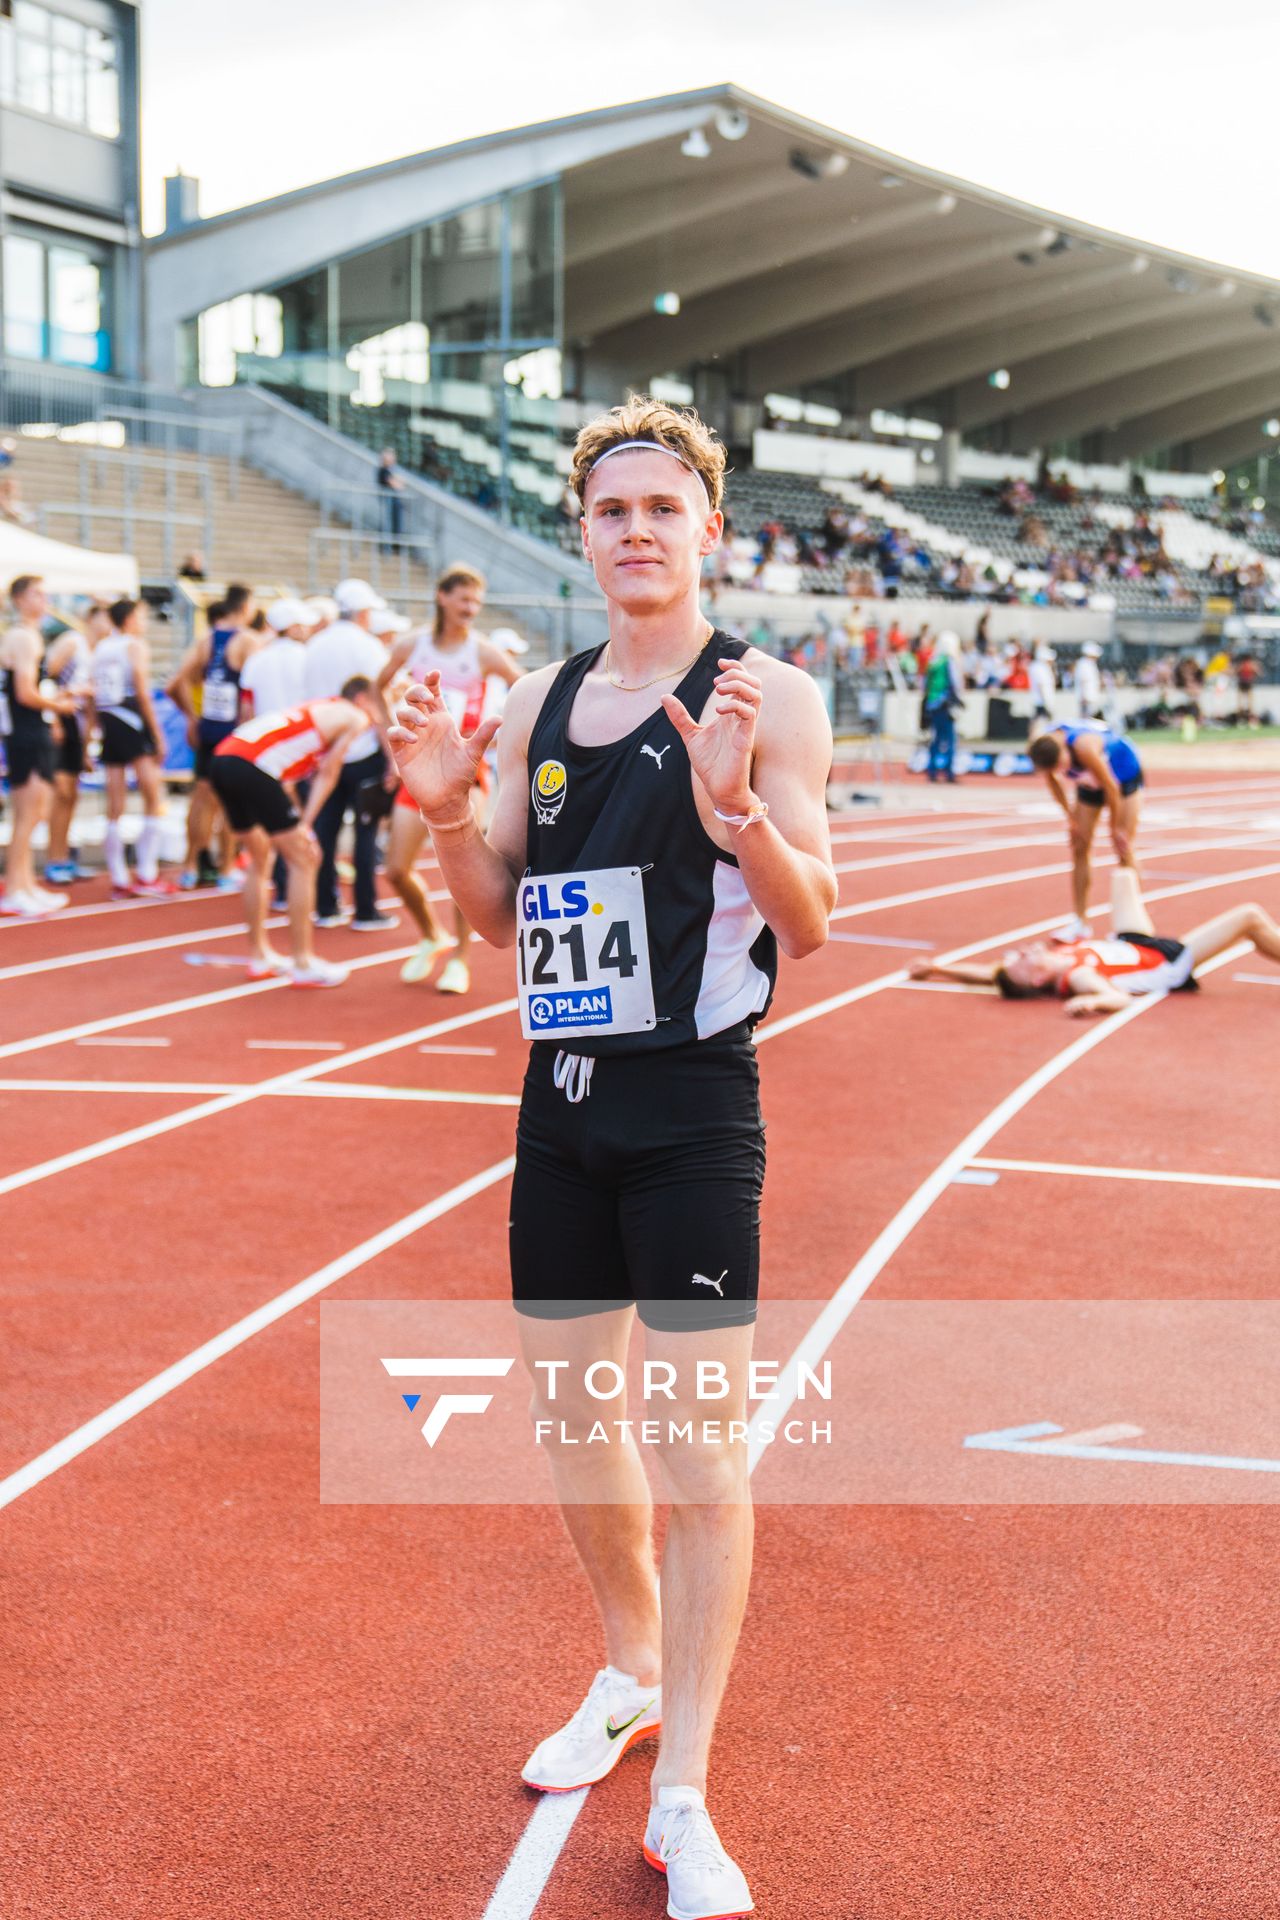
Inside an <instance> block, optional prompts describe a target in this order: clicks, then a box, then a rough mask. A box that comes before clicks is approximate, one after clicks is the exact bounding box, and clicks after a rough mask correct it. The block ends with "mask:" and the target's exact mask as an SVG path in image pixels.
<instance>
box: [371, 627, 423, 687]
mask: <svg viewBox="0 0 1280 1920" xmlns="http://www.w3.org/2000/svg"><path fill="white" fill-rule="evenodd" d="M417 644H418V636H417V634H416V633H404V634H401V636H400V638H399V639H398V640H397V641H396V643H395V645H394V647H392V649H391V651H390V653H389V654H388V655H387V664H386V666H385V667H383V669H382V671H381V673H380V674H379V675H378V678H377V682H376V685H377V689H378V692H379V693H380V694H382V695H383V696H384V697H385V695H386V691H387V688H388V687H389V686H390V685H391V682H392V681H393V680H394V679H395V678H396V676H397V675H398V674H399V673H401V672H403V670H404V668H405V667H406V666H408V664H409V656H410V654H411V653H412V652H413V650H414V648H415V646H416V645H417Z"/></svg>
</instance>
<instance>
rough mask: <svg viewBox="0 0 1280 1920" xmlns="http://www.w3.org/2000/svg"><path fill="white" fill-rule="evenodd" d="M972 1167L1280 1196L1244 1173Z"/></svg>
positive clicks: (981, 1163)
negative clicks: (1220, 1188) (1213, 1188)
mask: <svg viewBox="0 0 1280 1920" xmlns="http://www.w3.org/2000/svg"><path fill="white" fill-rule="evenodd" d="M1203 971H1204V969H1203V968H1201V972H1203ZM970 1164H971V1165H972V1166H975V1167H991V1168H993V1169H994V1170H995V1171H996V1172H998V1173H1061V1174H1070V1175H1073V1176H1074V1177H1075V1178H1077V1179H1082V1180H1142V1181H1146V1182H1148V1183H1151V1184H1153V1185H1156V1186H1171V1187H1244V1188H1246V1189H1248V1190H1249V1191H1251V1192H1255V1193H1280V1180H1268V1179H1264V1178H1263V1177H1262V1176H1261V1175H1254V1174H1244V1173H1173V1172H1170V1171H1169V1170H1168V1169H1167V1168H1164V1167H1086V1166H1078V1165H1076V1164H1074V1163H1073V1162H1069V1161H1065V1160H992V1159H982V1160H974V1161H972V1162H971V1163H970Z"/></svg>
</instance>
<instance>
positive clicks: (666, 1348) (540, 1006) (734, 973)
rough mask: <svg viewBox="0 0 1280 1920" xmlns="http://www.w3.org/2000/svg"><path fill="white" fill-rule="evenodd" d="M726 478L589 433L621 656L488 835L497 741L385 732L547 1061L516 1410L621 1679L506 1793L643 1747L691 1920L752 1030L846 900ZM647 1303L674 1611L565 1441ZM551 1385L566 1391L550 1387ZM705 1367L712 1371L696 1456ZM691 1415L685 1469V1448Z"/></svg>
mask: <svg viewBox="0 0 1280 1920" xmlns="http://www.w3.org/2000/svg"><path fill="white" fill-rule="evenodd" d="M723 473H724V449H723V448H722V447H721V446H720V445H719V443H718V442H717V441H715V440H714V439H713V437H712V436H711V434H710V433H708V431H707V430H706V428H705V427H704V426H703V425H702V423H701V422H700V421H699V420H697V418H696V416H690V415H686V414H681V413H678V412H677V411H675V410H674V409H672V408H669V407H662V406H658V405H656V404H654V403H652V402H648V401H642V400H634V401H631V402H629V403H628V405H627V406H625V407H620V408H616V409H615V410H614V411H613V413H612V414H609V415H606V416H605V417H604V418H602V419H600V420H596V421H593V422H592V423H591V424H590V425H589V426H587V427H585V428H584V429H583V431H582V433H581V434H580V435H579V438H578V444H577V448H576V450H575V456H574V471H573V484H574V487H575V490H576V492H577V494H578V498H579V500H580V501H581V502H582V508H583V518H582V534H583V548H584V552H585V553H586V555H587V557H588V559H589V560H590V561H591V563H592V565H593V567H594V569H595V574H596V578H597V580H598V582H599V584H600V586H601V588H602V589H603V591H604V594H605V597H606V599H607V601H608V605H609V640H608V643H607V645H605V646H602V647H595V648H592V649H591V651H590V652H588V653H585V654H580V655H578V656H577V657H576V658H574V659H572V660H569V661H566V662H565V663H564V664H563V665H559V666H551V667H546V668H543V669H541V670H540V671H539V672H536V673H532V674H529V675H528V676H527V677H526V678H525V679H523V680H521V681H519V682H518V683H517V684H516V685H515V686H514V687H513V688H512V689H511V692H510V695H509V696H508V700H507V705H506V710H505V715H504V718H503V721H502V731H501V735H500V743H499V773H500V778H501V786H500V791H499V796H498V803H497V808H496V810H495V813H494V817H493V821H492V824H491V826H490V829H489V833H488V836H487V837H486V836H485V834H484V833H483V832H482V830H481V828H480V827H479V825H478V824H477V822H476V820H475V818H474V815H473V813H472V810H471V807H470V804H469V798H468V796H469V793H470V786H471V782H472V780H473V779H474V777H475V771H476V768H477V767H478V766H479V764H480V761H481V759H482V758H483V755H484V752H485V749H486V748H487V747H488V745H489V742H490V740H491V739H492V737H493V735H494V733H495V732H496V731H497V726H496V723H495V722H494V721H492V720H490V721H485V722H482V723H481V725H480V727H479V728H478V729H477V730H476V731H475V732H474V733H473V734H471V735H470V736H469V737H467V738H466V739H463V738H462V737H461V735H460V734H459V732H458V729H457V727H456V725H455V724H454V722H453V720H452V719H451V718H450V716H449V713H448V710H447V708H446V706H445V704H444V702H443V701H442V699H441V698H440V693H439V689H438V686H437V685H436V684H434V683H435V682H436V681H437V679H438V676H436V675H434V674H429V675H428V676H427V685H426V687H425V688H414V689H412V690H411V691H410V692H409V693H408V695H407V696H406V700H405V703H404V704H403V705H402V706H401V707H400V708H399V710H398V713H397V721H398V724H397V726H395V727H394V728H392V730H391V733H390V736H389V738H390V743H391V746H392V749H393V751H394V753H395V757H396V761H397V764H398V766H399V769H400V774H401V778H402V779H403V781H404V783H405V786H406V788H407V789H408V791H409V793H410V794H411V795H412V796H413V798H414V799H415V800H416V801H417V803H418V805H419V807H420V808H421V811H422V813H423V815H424V817H425V818H426V820H427V822H428V824H429V825H430V827H431V831H432V836H433V839H434V843H435V847H436V851H437V854H438V856H439V859H440V864H441V870H442V872H443V875H444V879H445V883H446V885H447V886H448V887H449V890H450V892H451V893H452V894H453V896H454V898H455V900H456V901H457V902H458V905H459V906H460V908H461V909H462V911H463V912H464V913H465V914H466V917H467V919H468V921H469V922H470V923H471V925H472V926H473V927H475V929H476V931H477V932H478V933H480V934H481V935H482V937H483V938H485V939H487V940H489V941H490V942H491V943H492V944H493V945H495V946H502V947H511V946H514V947H515V948H516V953H517V968H516V975H517V992H518V996H519V1002H520V1008H521V1015H522V1024H523V1026H524V1030H525V1033H526V1035H527V1036H528V1037H529V1039H530V1040H531V1041H532V1043H533V1044H532V1047H531V1052H530V1061H529V1069H528V1073H527V1075H526V1079H525V1090H524V1097H523V1101H522V1105H521V1112H520V1119H519V1125H518V1132H517V1153H516V1175H515V1180H514V1184H513V1188H512V1202H511V1231H510V1250H511V1261H512V1276H513V1287H514V1293H515V1299H516V1305H517V1308H518V1309H519V1316H520V1328H521V1339H522V1343H523V1346H524V1352H525V1359H526V1362H527V1364H528V1365H529V1367H530V1370H531V1372H532V1373H533V1376H534V1401H535V1418H536V1419H537V1420H538V1421H539V1422H540V1423H542V1425H544V1426H545V1425H550V1426H551V1427H552V1434H553V1436H554V1434H559V1435H561V1437H562V1439H563V1440H564V1442H565V1443H566V1444H563V1445H560V1444H557V1443H556V1442H555V1441H554V1438H552V1441H551V1444H549V1445H548V1446H547V1453H548V1461H549V1465H550V1467H551V1471H552V1475H553V1478H554V1480H555V1483H556V1488H557V1492H558V1494H559V1497H560V1500H561V1504H562V1507H563V1510H564V1516H565V1521H566V1524H567V1526H568V1528H569V1531H570V1533H571V1535H572V1537H573V1540H574V1543H575V1545H576V1546H577V1548H578V1552H579V1554H580V1556H581V1559H582V1562H583V1565H584V1567H585V1569H586V1572H587V1575H588V1578H589V1580H590V1582H591V1585H592V1589H593V1591H594V1593H595V1596H596V1599H597V1603H598V1605H599V1609H600V1613H601V1616H602V1620H603V1625H604V1641H605V1652H606V1661H607V1664H606V1665H605V1666H603V1667H602V1668H601V1669H600V1671H599V1672H598V1673H597V1675H596V1678H595V1681H594V1682H593V1683H592V1685H591V1688H590V1690H589V1692H588V1694H587V1698H586V1700H585V1701H584V1703H583V1705H582V1706H581V1707H580V1708H579V1709H578V1711H577V1713H575V1714H574V1716H573V1717H572V1719H571V1720H570V1721H569V1722H568V1724H567V1725H566V1726H565V1727H563V1728H561V1729H560V1730H559V1731H558V1732H556V1733H553V1734H551V1735H549V1736H548V1738H547V1739H545V1740H543V1741H542V1742H541V1743H540V1745H539V1746H538V1747H537V1748H536V1750H535V1752H534V1753H533V1755H532V1756H531V1758H530V1759H529V1761H528V1762H527V1764H526V1766H525V1769H524V1778H525V1780H526V1781H527V1782H528V1783H529V1784H530V1785H533V1786H538V1787H542V1788H546V1789H552V1790H561V1791H563V1790H567V1789H569V1788H572V1787H578V1786H583V1785H587V1784H589V1783H590V1782H592V1781H595V1780H599V1779H601V1778H602V1777H603V1775H604V1774H606V1773H607V1772H609V1770H610V1769H611V1768H612V1767H613V1765H614V1764H615V1763H616V1761H617V1760H618V1758H619V1757H620V1755H621V1753H622V1751H623V1750H625V1748H626V1746H627V1745H628V1744H630V1743H631V1741H633V1740H634V1739H635V1738H637V1737H639V1736H640V1735H642V1734H651V1733H653V1732H656V1731H657V1730H658V1727H659V1724H661V1731H662V1744H661V1747H660V1750H659V1754H658V1760H657V1764H656V1767H655V1769H654V1774H653V1794H652V1798H653V1805H652V1808H651V1812H650V1818H649V1825H648V1828H647V1830H646V1834H645V1854H646V1857H647V1858H648V1859H649V1861H650V1863H651V1864H652V1865H654V1866H655V1867H658V1868H659V1869H660V1870H662V1871H663V1872H665V1873H666V1875H667V1883H668V1900H669V1905H668V1912H669V1913H671V1914H679V1915H683V1916H686V1920H707V1917H709V1916H711V1915H726V1916H727V1915H732V1914H741V1913H746V1912H748V1911H750V1908H751V1896H750V1893H749V1892H748V1890H747V1884H746V1881H745V1879H744V1877H743V1875H742V1873H741V1871H740V1869H739V1868H738V1867H737V1866H736V1865H735V1863H734V1862H733V1861H732V1860H731V1859H730V1858H729V1856H728V1854H727V1853H726V1852H725V1850H724V1848H723V1846H722V1844H721V1842H720V1841H719V1839H718V1837H717V1835H716V1832H715V1828H714V1827H713V1826H712V1824H711V1820H710V1816H709V1814H708V1813H707V1809H706V1805H705V1799H704V1794H705V1788H706V1774H707V1761H708V1752H709V1748H710V1743H711V1734H712V1730H713V1727H714V1725H715V1719H716V1714H717V1711H718V1709H719V1705H720V1699H721V1696H722V1693H723V1690H724V1685H725V1681H726V1679H727V1676H728V1672H729V1666H730V1662H731V1660H732V1657H733V1650H734V1646H735V1644H736V1641H737V1636H738V1629H739V1625H740V1622H741V1618H742V1612H743V1609H744V1606H745V1603H746V1594H747V1584H748V1580H749V1574H750V1562H751V1510H750V1504H749V1491H748V1488H749V1482H748V1479H747V1462H746V1457H745V1448H744V1447H743V1446H742V1445H741V1444H735V1441H734V1439H733V1435H732V1431H731V1422H732V1421H733V1420H734V1419H735V1418H738V1417H740V1415H741V1413H742V1412H743V1411H744V1410H745V1406H746V1399H745V1389H746V1367H747V1362H748V1357H749V1354H750V1348H751V1335H752V1321H753V1318H754V1314H755V1299H756V1283H757V1266H758V1208H759V1196H760V1185H761V1180H762V1177H763V1170H764V1143H763V1131H762V1128H761V1124H760V1113H759V1105H758V1100H757V1088H756V1062H755V1057H754V1050H753V1047H752V1043H751V1029H752V1027H753V1025H754V1023H755V1022H756V1021H757V1020H758V1019H759V1018H760V1016H761V1014H762V1013H763V1012H764V1010H765V1008H766V1007H767V1005H768V1002H769V996H770V994H771V992H772V988H773V975H774V966H775V948H776V946H778V945H780V946H781V947H782V948H783V950H784V952H786V953H787V954H788V955H790V956H792V957H794V958H800V957H803V956H804V955H805V954H808V953H811V952H813V951H814V950H815V949H816V948H817V947H819V946H821V945H822V944H823V942H824V940H825V939H826V934H827V922H828V916H829V915H830V912H831V909H832V907H833V906H834V904H835V900H836V881H835V876H834V873H833V872H832V867H831V853H830V843H829V838H828V833H827V816H826V803H825V785H826V777H827V773H828V770H829V767H830V763H831V730H830V727H829V725H828V722H827V717H826V713H825V710H824V707H823V703H822V700H821V697H820V695H819V693H818V691H817V688H816V687H815V685H814V683H813V681H812V680H811V679H810V678H809V677H808V675H806V674H804V673H801V672H799V671H798V670H797V669H796V668H794V667H791V666H789V665H787V664H785V663H784V662H782V661H778V660H774V659H771V658H770V657H768V656H766V655H764V654H762V653H759V652H757V651H756V650H755V649H754V648H750V647H747V646H745V645H744V644H743V643H741V642H735V641H732V640H730V639H729V638H728V636H727V635H725V634H721V633H717V632H716V631H715V629H714V628H713V627H712V626H711V625H710V623H709V622H708V621H707V620H706V619H705V618H704V617H703V615H702V613H701V610H700V607H699V581H700V574H701V567H702V561H703V558H704V557H705V556H706V555H707V554H709V553H711V552H712V551H713V550H714V548H715V547H716V545H717V544H718V542H719V539H720V535H721V531H722V528H723V524H724V523H723V516H722V515H721V512H720V500H721V494H722V491H723ZM637 1310H638V1312H639V1315H640V1317H641V1319H642V1320H643V1322H644V1325H645V1329H646V1341H645V1351H646V1358H647V1359H649V1360H651V1361H654V1362H659V1363H660V1362H665V1363H667V1365H668V1366H669V1368H670V1371H671V1378H670V1381H669V1385H670V1389H671V1396H672V1397H671V1398H670V1399H666V1398H664V1399H663V1400H662V1401H661V1403H660V1404H659V1403H645V1404H644V1405H643V1406H642V1407H641V1408H639V1409H638V1410H637V1411H638V1412H640V1413H641V1415H642V1419H641V1420H637V1422H636V1423H635V1424H636V1427H637V1429H640V1428H641V1427H642V1426H643V1424H644V1419H643V1417H644V1416H648V1415H649V1414H651V1413H653V1412H659V1413H660V1414H661V1416H662V1417H661V1418H660V1419H656V1420H654V1421H653V1427H654V1428H655V1429H656V1436H655V1444H656V1449H657V1454H658V1458H659V1461H660V1464H661V1468H662V1471H663V1475H664V1479H665V1481H666V1485H667V1488H668V1491H669V1493H670V1495H671V1498H672V1500H673V1503H674V1504H673V1508H672V1514H671V1521H670V1526H669V1530H668V1534H667V1543H666V1549H665V1553H664V1558H663V1565H662V1586H661V1611H660V1612H659V1606H658V1596H657V1593H656V1591H655V1580H654V1561H653V1547H652V1540H651V1525H652V1510H651V1507H650V1503H649V1495H648V1487H647V1481H646V1477H645V1474H644V1470H643V1467H642V1466H641V1464H640V1460H639V1458H638V1455H637V1450H636V1448H635V1447H634V1446H631V1445H629V1444H622V1445H614V1446H605V1447H601V1446H598V1445H587V1444H575V1442H574V1437H575V1436H578V1437H579V1438H581V1436H584V1435H585V1434H586V1433H587V1432H588V1430H589V1429H591V1428H592V1426H593V1423H594V1422H596V1421H597V1420H598V1418H599V1413H600V1408H599V1403H598V1402H597V1401H595V1400H593V1399H591V1398H590V1393H589V1389H586V1390H584V1388H585V1382H584V1375H585V1371H586V1367H587V1366H589V1365H590V1364H592V1363H593V1362H597V1361H612V1362H613V1363H614V1364H620V1363H621V1361H622V1360H623V1359H624V1358H625V1354H626V1349H627V1345H628V1339H629V1335H630V1331H631V1325H632V1318H633V1315H634V1313H635V1312H636V1311H637ZM557 1361H563V1362H566V1363H567V1367H566V1370H565V1371H564V1372H563V1373H560V1374H559V1375H558V1377H557V1376H553V1375H549V1374H548V1373H547V1372H546V1369H547V1368H548V1367H549V1366H550V1364H551V1363H552V1362H557ZM699 1361H706V1362H712V1363H718V1364H719V1365H721V1366H722V1367H723V1368H724V1370H725V1381H726V1385H727V1389H728V1391H727V1393H726V1395H725V1397H724V1398H723V1399H719V1400H718V1401H717V1404H716V1413H717V1416H718V1418H719V1422H720V1424H719V1425H718V1427H717V1433H716V1437H714V1438H709V1437H708V1436H707V1433H706V1429H705V1428H704V1426H703V1421H704V1419H705V1416H706V1412H707V1408H706V1405H705V1402H703V1401H700V1400H699V1399H698V1398H697V1384H698V1383H697V1363H698V1362H699ZM553 1379H554V1380H555V1391H554V1392H553V1391H552V1382H553ZM609 1412H610V1415H611V1417H614V1416H617V1415H618V1414H621V1415H622V1416H624V1417H625V1415H626V1407H625V1406H624V1405H623V1404H622V1402H621V1401H620V1400H615V1401H612V1402H611V1403H610V1408H609ZM686 1419H692V1420H693V1421H694V1422H695V1423H696V1427H697V1432H698V1435H699V1440H698V1442H697V1443H694V1444H690V1443H689V1441H688V1439H687V1438H686V1439H685V1440H683V1441H682V1440H680V1439H679V1438H677V1437H676V1434H675V1432H673V1428H679V1427H680V1426H681V1424H682V1423H683V1422H684V1421H685V1420H686ZM744 1430H745V1429H744ZM724 1435H728V1437H727V1438H726V1437H722V1436H724ZM544 1444H545V1443H544Z"/></svg>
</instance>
